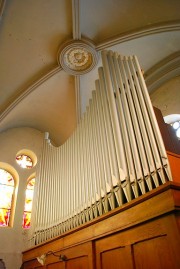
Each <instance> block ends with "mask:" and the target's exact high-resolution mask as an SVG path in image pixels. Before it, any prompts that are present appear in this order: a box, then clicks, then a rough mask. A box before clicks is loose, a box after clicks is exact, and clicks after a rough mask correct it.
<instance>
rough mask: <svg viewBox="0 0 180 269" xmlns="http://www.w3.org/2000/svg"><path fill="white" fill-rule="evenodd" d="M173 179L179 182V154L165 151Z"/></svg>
mask: <svg viewBox="0 0 180 269" xmlns="http://www.w3.org/2000/svg"><path fill="white" fill-rule="evenodd" d="M167 156H168V160H169V164H170V167H171V173H172V178H173V181H175V182H178V183H180V155H177V154H173V153H171V152H167Z"/></svg>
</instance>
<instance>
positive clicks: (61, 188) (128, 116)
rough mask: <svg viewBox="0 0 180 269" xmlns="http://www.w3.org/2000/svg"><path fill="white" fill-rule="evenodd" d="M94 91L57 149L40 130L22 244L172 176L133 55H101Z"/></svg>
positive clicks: (74, 224)
mask: <svg viewBox="0 0 180 269" xmlns="http://www.w3.org/2000/svg"><path fill="white" fill-rule="evenodd" d="M102 62H103V67H100V68H99V71H98V74H99V79H98V80H96V83H95V85H96V91H94V92H93V93H92V99H91V100H90V101H89V106H88V107H87V110H86V112H85V113H84V115H83V118H82V120H81V121H80V122H79V124H78V126H77V128H76V130H74V132H73V134H72V136H71V137H69V139H68V140H67V141H66V142H65V143H64V144H63V145H62V146H60V147H54V146H53V145H52V144H51V143H50V141H49V139H48V137H47V134H46V139H45V142H44V146H43V151H42V158H41V160H40V165H39V168H38V171H37V178H36V182H37V186H36V187H37V188H36V190H35V194H36V195H35V199H34V205H33V208H35V209H36V210H34V211H33V217H32V225H31V233H30V239H29V242H30V244H29V246H33V245H35V244H40V243H43V242H44V241H46V240H49V239H51V238H53V237H54V236H59V235H60V234H62V233H64V232H66V231H68V230H70V229H72V228H75V227H78V226H79V225H82V224H83V223H85V222H88V221H89V220H92V219H93V218H96V217H98V216H101V215H102V214H104V213H106V212H108V211H110V210H113V209H114V208H115V207H120V206H122V205H123V204H124V203H127V202H130V201H131V200H132V199H134V198H137V197H139V196H141V195H143V194H145V193H146V192H148V191H151V190H152V189H153V188H156V187H158V186H160V185H162V184H164V183H165V182H166V181H169V180H172V178H171V171H170V167H169V163H168V159H167V154H166V151H165V148H164V144H163V141H162V138H161V135H160V132H159V129H158V125H157V122H156V119H155V116H154V112H153V108H152V104H151V102H150V99H149V95H148V91H147V88H146V86H145V82H144V78H143V76H142V73H141V70H140V67H139V63H138V61H137V58H136V57H134V56H133V57H132V56H130V57H122V56H120V55H118V54H117V53H113V52H112V51H103V52H102Z"/></svg>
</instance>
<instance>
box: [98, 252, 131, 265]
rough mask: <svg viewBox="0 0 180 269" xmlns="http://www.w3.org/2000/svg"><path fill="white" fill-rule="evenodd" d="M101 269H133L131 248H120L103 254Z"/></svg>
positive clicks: (101, 256)
mask: <svg viewBox="0 0 180 269" xmlns="http://www.w3.org/2000/svg"><path fill="white" fill-rule="evenodd" d="M99 268H101V269H109V268H111V269H119V268H121V269H132V268H133V264H132V258H131V251H130V248H129V247H119V248H116V249H111V250H108V251H105V252H102V253H101V255H100V267H99Z"/></svg>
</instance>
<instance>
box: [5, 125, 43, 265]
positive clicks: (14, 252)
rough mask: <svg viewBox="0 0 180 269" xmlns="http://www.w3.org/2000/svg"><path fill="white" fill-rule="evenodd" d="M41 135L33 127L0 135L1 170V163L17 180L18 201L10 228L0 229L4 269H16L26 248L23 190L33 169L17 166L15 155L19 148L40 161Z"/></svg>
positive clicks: (8, 131) (15, 129)
mask: <svg viewBox="0 0 180 269" xmlns="http://www.w3.org/2000/svg"><path fill="white" fill-rule="evenodd" d="M43 138H44V134H43V133H41V132H39V131H37V130H35V129H32V128H14V129H9V130H7V131H5V132H2V133H0V168H4V167H3V165H4V164H8V165H10V166H11V167H13V168H14V169H15V170H16V172H17V175H18V177H19V179H18V178H17V189H16V191H17V200H16V207H15V214H14V223H13V227H1V228H0V259H3V261H4V263H5V265H6V268H7V269H19V268H20V266H21V258H22V254H21V253H22V251H23V250H24V248H25V235H26V233H27V231H26V230H24V229H23V228H22V216H23V210H24V200H25V189H26V184H27V179H28V178H29V177H30V176H31V175H32V174H33V173H35V172H36V167H37V165H38V163H37V165H36V166H35V167H33V168H32V169H23V168H21V167H20V166H19V165H18V164H17V163H16V159H15V158H16V154H17V152H18V151H20V150H22V149H28V150H31V151H33V152H34V153H35V155H36V156H37V159H38V160H39V157H40V152H41V147H42V142H43Z"/></svg>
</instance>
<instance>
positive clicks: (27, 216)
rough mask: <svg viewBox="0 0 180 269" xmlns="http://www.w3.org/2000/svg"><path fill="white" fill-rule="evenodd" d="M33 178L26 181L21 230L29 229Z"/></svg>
mask: <svg viewBox="0 0 180 269" xmlns="http://www.w3.org/2000/svg"><path fill="white" fill-rule="evenodd" d="M34 184H35V178H32V179H31V180H29V181H28V184H27V188H26V198H25V206H24V215H23V228H30V223H31V211H32V201H33V194H34Z"/></svg>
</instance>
